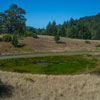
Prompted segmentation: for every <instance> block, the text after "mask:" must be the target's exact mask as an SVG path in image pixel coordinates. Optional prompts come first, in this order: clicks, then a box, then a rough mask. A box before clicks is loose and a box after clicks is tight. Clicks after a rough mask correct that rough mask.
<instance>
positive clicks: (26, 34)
mask: <svg viewBox="0 0 100 100" xmlns="http://www.w3.org/2000/svg"><path fill="white" fill-rule="evenodd" d="M32 34H33V32H28V31H26V32H25V36H32Z"/></svg>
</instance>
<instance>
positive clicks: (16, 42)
mask: <svg viewBox="0 0 100 100" xmlns="http://www.w3.org/2000/svg"><path fill="white" fill-rule="evenodd" d="M11 43H12V45H13V46H14V47H17V45H18V39H17V36H16V35H14V36H13V38H12V42H11Z"/></svg>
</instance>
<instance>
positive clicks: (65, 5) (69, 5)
mask: <svg viewBox="0 0 100 100" xmlns="http://www.w3.org/2000/svg"><path fill="white" fill-rule="evenodd" d="M11 4H17V5H18V6H19V7H22V8H23V9H25V10H26V12H27V13H26V15H25V17H26V18H27V22H26V24H27V25H28V26H33V27H36V28H43V27H44V28H45V27H46V25H47V24H48V22H49V21H53V20H55V21H56V22H57V24H62V23H63V22H64V21H67V20H69V19H70V18H71V17H73V18H74V19H78V18H80V17H83V16H90V15H96V14H97V13H99V12H100V0H0V12H3V11H4V10H6V9H8V8H9V5H11Z"/></svg>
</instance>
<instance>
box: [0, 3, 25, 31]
mask: <svg viewBox="0 0 100 100" xmlns="http://www.w3.org/2000/svg"><path fill="white" fill-rule="evenodd" d="M25 13H26V12H25V10H23V9H22V8H20V7H18V6H17V5H15V4H13V5H11V6H10V7H9V9H8V10H6V11H5V12H4V13H0V24H1V25H0V26H1V27H0V31H1V32H3V33H4V32H7V33H13V32H14V31H18V32H19V33H24V31H25V27H26V25H25V22H26V19H25V17H24V14H25Z"/></svg>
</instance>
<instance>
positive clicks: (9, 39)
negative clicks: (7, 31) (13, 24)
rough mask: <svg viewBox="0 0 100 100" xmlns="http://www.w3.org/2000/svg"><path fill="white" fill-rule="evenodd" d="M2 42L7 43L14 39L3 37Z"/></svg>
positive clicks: (7, 36)
mask: <svg viewBox="0 0 100 100" xmlns="http://www.w3.org/2000/svg"><path fill="white" fill-rule="evenodd" d="M2 40H3V41H5V42H11V40H12V37H11V36H10V35H4V36H3V37H2Z"/></svg>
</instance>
